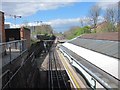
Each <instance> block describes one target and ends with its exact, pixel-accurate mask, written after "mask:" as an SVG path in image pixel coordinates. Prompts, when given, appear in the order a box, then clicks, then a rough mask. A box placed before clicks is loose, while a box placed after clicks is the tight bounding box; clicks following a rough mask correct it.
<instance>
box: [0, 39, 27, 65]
mask: <svg viewBox="0 0 120 90" xmlns="http://www.w3.org/2000/svg"><path fill="white" fill-rule="evenodd" d="M26 49H27V47H26V40H16V41H10V42H5V43H0V55H1V56H2V57H1V58H2V66H4V65H6V64H8V63H9V62H11V61H12V60H14V59H15V58H16V57H18V56H19V55H20V54H21V53H22V52H23V51H25V50H26Z"/></svg>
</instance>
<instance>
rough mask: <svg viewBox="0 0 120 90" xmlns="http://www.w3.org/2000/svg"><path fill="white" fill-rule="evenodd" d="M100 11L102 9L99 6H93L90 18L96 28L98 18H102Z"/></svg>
mask: <svg viewBox="0 0 120 90" xmlns="http://www.w3.org/2000/svg"><path fill="white" fill-rule="evenodd" d="M100 11H101V8H100V7H99V6H98V5H95V6H92V7H91V9H90V17H91V19H92V21H93V24H94V27H96V26H97V23H98V17H99V16H100ZM95 31H96V30H95Z"/></svg>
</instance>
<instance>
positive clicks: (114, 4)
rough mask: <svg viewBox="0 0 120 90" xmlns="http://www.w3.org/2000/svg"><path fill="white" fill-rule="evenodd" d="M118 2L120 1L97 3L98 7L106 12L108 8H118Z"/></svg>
mask: <svg viewBox="0 0 120 90" xmlns="http://www.w3.org/2000/svg"><path fill="white" fill-rule="evenodd" d="M118 2H119V0H101V1H100V2H97V5H98V6H99V7H101V8H102V9H103V10H105V9H106V8H113V7H117V6H118Z"/></svg>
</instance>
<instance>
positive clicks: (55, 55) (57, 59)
mask: <svg viewBox="0 0 120 90" xmlns="http://www.w3.org/2000/svg"><path fill="white" fill-rule="evenodd" d="M54 54H55V56H56V60H58V55H57V52H56V50H55V51H54ZM58 65H59V67H60V75H61V77H62V80H63V83H64V85H65V87H66V89H67V88H68V87H67V84H66V82H65V78H64V76H63V74H62V72H61V65H60V62H59V61H58Z"/></svg>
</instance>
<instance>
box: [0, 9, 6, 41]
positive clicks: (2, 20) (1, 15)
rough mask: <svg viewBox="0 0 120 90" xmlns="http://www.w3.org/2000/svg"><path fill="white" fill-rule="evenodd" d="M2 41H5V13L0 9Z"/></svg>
mask: <svg viewBox="0 0 120 90" xmlns="http://www.w3.org/2000/svg"><path fill="white" fill-rule="evenodd" d="M0 42H5V30H4V13H3V12H1V11H0Z"/></svg>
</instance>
